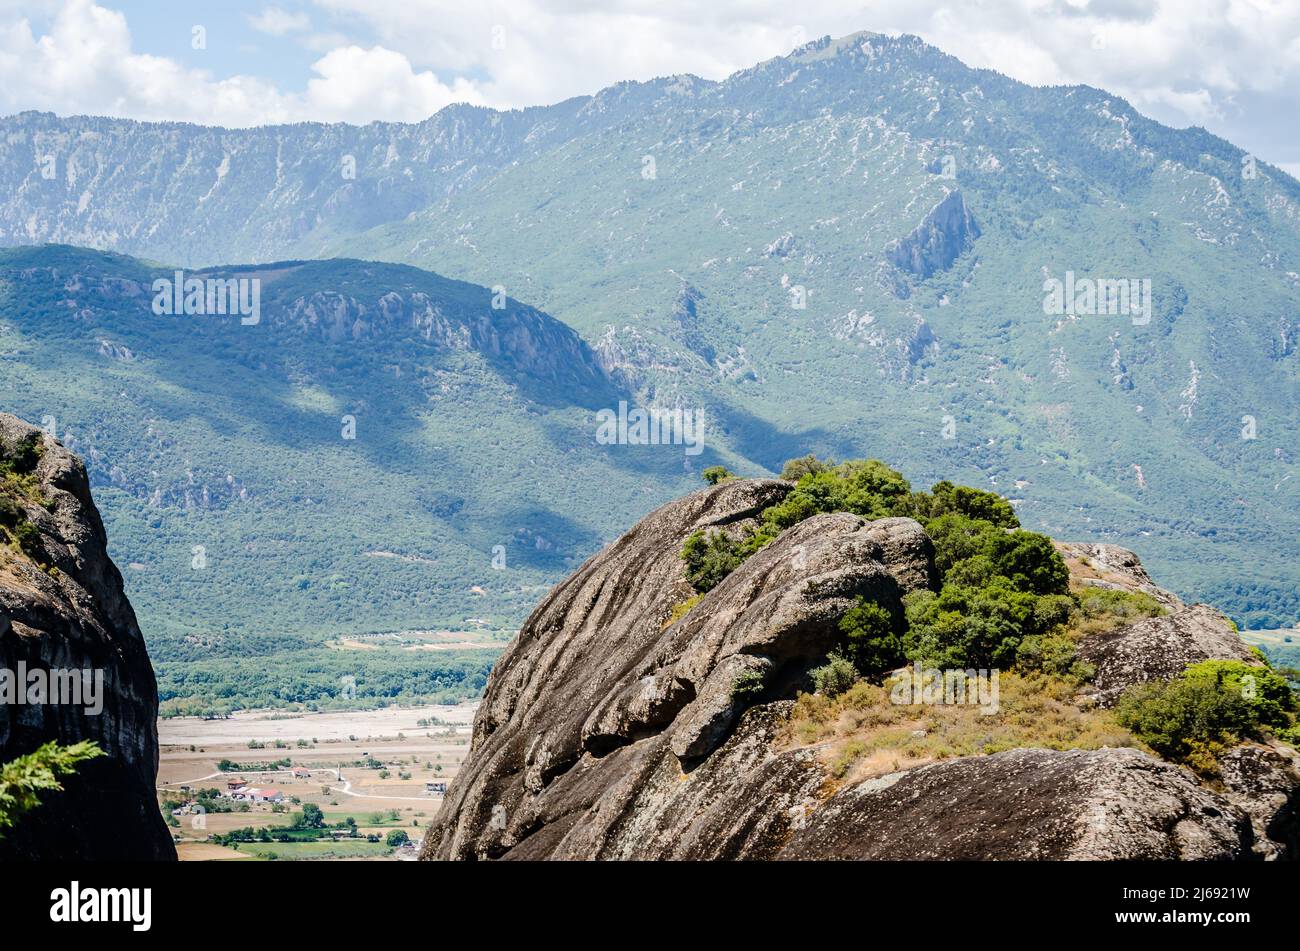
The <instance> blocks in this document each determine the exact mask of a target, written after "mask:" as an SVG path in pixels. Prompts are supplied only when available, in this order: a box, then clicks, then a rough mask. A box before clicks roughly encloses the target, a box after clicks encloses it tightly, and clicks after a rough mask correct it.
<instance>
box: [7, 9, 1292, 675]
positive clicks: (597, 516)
mask: <svg viewBox="0 0 1300 951" xmlns="http://www.w3.org/2000/svg"><path fill="white" fill-rule="evenodd" d="M0 123H2V124H3V127H4V133H5V134H4V136H3V137H0V188H3V190H4V192H5V194H6V195H7V196H9V200H8V201H7V202H6V203H5V204H4V206H3V208H0V243H3V244H7V245H31V246H32V247H31V248H29V249H25V250H11V251H9V252H6V253H5V255H4V256H3V258H0V272H3V273H2V274H0V277H2V279H3V281H4V284H3V295H4V297H3V301H4V303H3V310H2V311H0V324H3V325H4V326H3V330H0V366H3V367H4V371H5V372H4V377H3V379H0V398H2V399H3V401H4V405H5V407H6V409H9V410H11V411H14V412H17V413H19V414H22V415H26V416H28V417H29V418H38V419H39V418H41V417H42V416H46V415H49V416H53V417H56V419H57V420H58V421H59V425H60V429H59V435H60V437H66V436H67V434H68V432H69V431H70V432H71V435H72V437H73V442H72V444H71V445H72V447H73V448H76V449H77V450H78V451H80V452H83V453H85V454H86V455H87V457H88V458H87V462H88V465H89V467H90V474H91V479H92V484H94V485H95V490H96V495H97V498H98V499H99V500H100V504H101V507H102V508H103V509H104V510H105V518H106V521H107V522H108V523H109V525H110V531H109V537H110V538H111V539H113V540H114V544H116V545H118V546H119V550H118V551H117V552H115V553H114V554H115V557H116V558H117V559H118V560H119V561H122V562H124V563H127V564H131V563H137V564H141V565H144V566H145V567H144V568H142V569H128V570H127V571H126V575H127V587H128V591H129V593H130V595H131V597H132V600H133V601H134V603H135V604H136V606H137V609H138V610H139V611H140V613H141V617H142V621H144V622H145V623H144V626H145V628H146V630H150V629H151V628H153V629H161V630H164V631H165V632H167V633H166V636H168V637H175V638H178V639H183V638H185V637H190V636H193V635H194V634H195V633H196V631H198V630H203V631H208V632H210V631H212V630H218V631H220V630H222V625H229V630H230V631H231V632H237V633H239V634H240V635H241V636H242V635H248V636H255V635H260V634H265V633H268V632H271V631H272V630H274V632H276V633H277V634H282V635H283V634H288V633H295V634H313V635H314V634H319V633H320V632H321V628H323V627H328V628H331V633H333V632H336V631H337V630H341V629H353V630H382V629H395V628H399V627H403V626H408V625H422V626H427V625H430V624H446V625H459V626H462V627H463V626H466V625H467V624H470V623H480V622H481V623H483V624H484V625H485V626H487V627H496V626H500V627H509V626H512V625H514V624H517V623H518V622H519V621H520V620H521V619H522V617H523V614H524V612H525V609H526V606H527V605H528V604H530V603H531V602H532V601H533V600H535V597H536V594H537V591H538V590H539V589H540V588H542V587H545V586H546V585H548V584H550V583H553V582H554V581H555V580H557V579H558V578H559V577H560V575H561V574H562V573H563V572H564V570H565V569H566V568H568V567H570V566H572V565H574V564H576V563H577V562H579V561H581V560H582V559H583V558H585V557H586V556H587V555H590V554H591V553H593V552H594V551H595V550H597V549H598V548H599V547H600V545H601V543H602V542H603V541H604V540H606V539H609V538H611V537H613V533H614V532H615V531H616V529H617V527H618V526H620V525H625V524H629V523H630V522H631V521H634V520H635V518H636V517H637V516H639V515H641V514H644V513H645V512H647V511H649V510H650V509H651V508H653V507H654V506H655V505H656V504H659V503H661V502H663V501H665V500H667V499H668V498H671V497H673V496H675V495H677V494H680V493H681V491H683V490H684V489H685V488H687V487H689V486H690V484H691V483H692V482H695V481H697V480H698V474H697V473H698V470H699V468H701V467H703V466H705V465H708V464H711V463H713V462H719V461H721V462H724V463H725V464H727V465H728V466H730V467H732V468H734V469H737V470H738V471H743V472H745V473H746V474H750V475H761V474H764V473H770V472H774V471H778V470H779V467H780V465H781V463H782V461H783V460H785V459H787V458H790V457H792V456H797V455H802V454H803V453H805V452H808V451H812V452H816V453H817V454H819V455H822V456H832V457H835V458H851V457H864V456H880V457H886V458H889V459H891V460H893V461H894V462H896V463H897V464H898V465H899V467H900V468H901V469H903V470H904V471H906V472H908V473H909V474H911V475H912V476H913V477H914V480H915V481H916V482H918V483H920V484H926V483H927V480H929V479H937V478H940V477H952V478H953V479H955V480H957V481H961V482H966V483H970V484H981V485H984V486H985V487H987V488H990V489H993V490H995V491H998V492H1000V493H1003V494H1004V495H1006V496H1007V497H1009V498H1011V499H1012V500H1013V501H1014V503H1015V505H1016V507H1017V510H1018V512H1019V515H1020V518H1021V521H1022V523H1023V524H1024V525H1025V526H1026V527H1030V528H1034V529H1039V530H1042V531H1046V532H1049V533H1050V534H1052V535H1055V536H1057V537H1070V538H1076V539H1092V540H1096V541H1106V542H1113V543H1118V544H1122V545H1124V546H1125V547H1127V548H1131V549H1133V550H1135V551H1137V552H1138V553H1139V554H1140V555H1141V556H1142V558H1143V560H1144V562H1145V563H1147V564H1148V565H1150V566H1151V568H1152V570H1153V571H1155V572H1158V574H1159V576H1160V577H1161V578H1162V579H1165V580H1166V581H1167V582H1168V583H1169V584H1170V586H1171V587H1172V588H1173V589H1174V590H1176V591H1177V592H1178V593H1179V594H1181V595H1183V596H1186V597H1189V598H1195V599H1204V600H1208V601H1212V602H1213V603H1215V604H1217V605H1219V606H1221V607H1223V608H1224V609H1225V610H1226V611H1228V612H1229V613H1230V614H1231V615H1232V616H1233V617H1234V618H1235V619H1236V620H1237V621H1238V622H1239V623H1240V624H1242V625H1243V626H1253V627H1278V626H1285V625H1290V624H1293V623H1295V622H1296V621H1297V620H1300V595H1298V594H1297V590H1300V585H1298V584H1297V583H1298V582H1300V567H1297V566H1300V541H1297V539H1300V505H1297V502H1300V488H1297V480H1296V479H1294V478H1293V474H1294V458H1293V454H1294V452H1295V447H1296V446H1297V445H1298V443H1297V436H1298V435H1300V410H1298V409H1297V405H1298V401H1297V396H1300V391H1298V387H1297V382H1298V370H1300V366H1298V361H1300V356H1297V354H1296V338H1297V334H1298V333H1300V306H1297V304H1298V302H1300V183H1297V182H1296V181H1295V180H1294V179H1293V178H1291V177H1290V176H1288V175H1286V174H1285V173H1284V172H1282V171H1280V170H1278V169H1277V168H1275V167H1273V166H1271V165H1268V164H1267V163H1266V162H1264V161H1262V160H1259V159H1257V158H1256V157H1254V156H1250V155H1247V154H1245V153H1244V152H1243V151H1242V150H1241V149H1239V148H1237V147H1235V146H1233V145H1232V144H1230V143H1228V142H1226V141H1224V140H1222V139H1219V138H1217V137H1215V136H1213V135H1211V134H1209V133H1207V132H1205V131H1204V130H1201V129H1196V128H1192V129H1186V130H1174V129H1170V128H1167V127H1165V126H1162V125H1160V124H1159V123H1156V122H1154V121H1152V120H1149V119H1147V118H1145V117H1143V116H1142V115H1140V114H1139V113H1137V112H1136V111H1135V110H1134V109H1133V108H1132V107H1131V106H1130V105H1129V104H1128V103H1126V102H1124V101H1123V100H1122V99H1120V98H1118V97H1116V96H1113V95H1110V94H1108V93H1106V92H1104V91H1102V90H1098V89H1093V88H1088V87H1042V88H1039V87H1031V86H1026V85H1024V84H1021V83H1018V82H1015V81H1013V80H1011V79H1008V78H1006V77H1004V76H1001V75H999V74H997V73H994V72H990V71H987V70H974V69H970V68H968V67H966V66H964V65H963V64H962V63H960V62H959V61H958V60H956V59H954V58H953V57H950V56H947V55H945V54H944V53H942V52H941V51H939V50H937V49H935V48H933V47H930V46H928V45H926V44H925V43H923V42H922V41H920V40H919V39H917V38H915V37H910V36H902V37H897V38H890V37H886V36H881V35H876V34H870V33H863V34H855V35H853V36H849V37H844V38H841V39H838V40H832V39H830V38H825V39H822V40H818V41H815V42H813V43H810V44H808V45H807V46H805V47H802V48H800V49H798V50H796V51H794V52H793V53H792V54H791V55H789V56H786V57H779V58H776V59H773V60H770V61H768V62H765V63H761V64H758V65H757V66H755V67H753V68H751V69H748V70H744V71H742V72H740V73H737V74H735V75H733V76H731V77H729V78H727V79H726V80H724V81H721V82H710V81H706V80H702V79H699V78H697V77H692V76H676V77H668V78H664V79H658V80H654V81H652V82H645V83H621V84H618V85H616V86H613V87H610V88H608V89H605V90H602V91H601V92H599V93H597V94H595V95H593V96H589V97H579V98H576V99H572V100H567V101H565V102H562V103H559V104H556V105H553V106H548V107H538V108H530V109H525V110H516V111H509V112H496V111H492V110H488V109H483V108H478V107H470V106H452V107H449V108H447V109H444V110H442V111H440V112H439V113H437V114H436V115H434V116H432V117H430V118H429V119H427V120H425V121H423V122H419V123H413V124H400V123H373V124H370V125H367V126H364V127H355V126H348V125H341V124H340V125H321V124H298V125H290V126H277V127H264V128H255V129H241V130H228V129H220V128H213V127H199V126H192V125H185V124H179V123H139V122H132V121H126V120H117V119H107V118H85V117H72V118H60V117H56V116H53V115H49V114H40V113H23V114H21V115H17V116H11V117H8V118H5V119H3V120H0ZM51 242H54V243H59V244H64V245H79V246H82V247H84V248H93V249H98V251H99V252H115V253H113V254H105V253H98V252H94V253H92V252H90V251H81V250H74V249H72V248H68V247H59V246H47V245H49V243H51ZM121 255H131V256H133V257H131V258H127V257H122V256H121ZM286 261H287V262H288V263H278V264H267V263H265V262H286ZM152 262H162V264H160V265H155V264H153V263H152ZM380 262H383V263H380ZM205 267H212V268H216V269H217V270H215V271H213V272H211V273H213V274H221V275H226V276H231V275H235V276H237V275H241V274H242V275H246V276H249V277H251V276H258V278H259V280H261V281H262V282H263V290H262V293H263V300H262V306H263V311H264V313H265V314H266V317H265V318H264V320H263V321H262V323H261V324H259V325H256V326H243V325H240V324H239V323H238V321H236V320H216V321H210V320H197V321H196V320H191V319H188V318H187V319H177V318H175V317H159V316H158V315H156V314H154V313H153V312H152V310H151V308H150V306H149V305H150V296H151V295H150V292H149V288H150V285H151V282H152V281H153V280H156V279H160V278H165V277H166V276H167V275H169V274H171V273H172V272H173V271H174V269H175V268H191V269H193V268H205ZM417 269H418V270H417ZM430 272H433V273H430ZM439 275H441V276H439ZM69 282H72V284H73V285H74V286H73V287H71V288H69V287H68V286H67V285H68V284H69ZM120 282H129V284H130V285H131V288H132V289H131V290H130V291H125V290H122V288H123V287H125V286H126V285H124V284H122V283H120ZM462 282H468V283H462ZM1124 291H1127V292H1128V295H1126V296H1121V292H1124ZM390 295H393V296H392V297H390ZM498 298H503V299H506V300H508V301H509V303H508V306H507V307H506V309H505V310H501V311H498V310H494V309H493V308H492V302H493V300H494V299H498ZM1108 304H1109V305H1110V306H1108ZM83 311H89V313H88V314H84V313H83ZM430 315H435V316H430ZM476 328H477V329H476ZM123 394H126V395H125V396H124V395H123ZM621 401H627V402H628V403H629V405H631V406H633V407H642V408H646V409H653V408H662V409H673V408H678V409H680V408H687V409H698V410H700V411H702V412H703V413H704V415H705V419H706V420H707V421H708V424H707V437H706V446H707V448H706V451H705V453H704V454H703V455H702V456H700V457H690V456H686V455H685V454H684V453H683V452H682V450H681V448H680V447H679V446H669V447H665V446H639V447H632V446H602V445H599V444H597V443H596V442H595V440H594V439H593V435H592V434H593V433H594V432H595V424H594V422H593V420H594V413H596V412H598V411H599V410H600V409H602V408H614V407H616V406H617V405H618V403H619V402H621ZM344 416H351V417H354V419H355V424H356V437H357V438H356V439H355V440H345V439H341V438H340V435H339V433H340V427H341V426H342V425H343V424H342V423H341V422H340V420H341V419H342V417H344ZM66 441H67V440H66V438H65V442H66ZM115 470H116V472H115ZM595 480H599V481H598V482H596V481H595ZM593 483H594V484H598V485H600V487H601V489H602V492H601V497H602V501H603V503H604V504H602V506H601V507H600V510H598V511H597V510H593V509H592V508H591V506H590V505H589V504H584V503H581V502H579V501H578V500H579V499H580V498H585V497H588V496H589V493H585V492H578V491H577V490H576V489H577V487H580V486H590V485H591V484H593ZM498 544H504V545H506V546H507V547H506V564H507V565H508V566H509V569H508V570H507V571H506V572H494V571H493V570H492V568H491V559H492V557H493V546H494V545H498ZM195 545H205V547H206V548H207V550H208V551H209V552H210V553H220V557H217V555H216V554H213V555H212V556H211V557H210V558H209V563H210V564H211V565H212V571H210V572H209V573H207V574H205V573H204V572H202V571H196V570H193V569H191V568H190V567H189V564H190V562H191V559H192V557H193V555H192V549H193V547H194V546H195ZM375 552H380V554H374V553H375ZM429 562H432V563H434V564H430V563H429ZM164 564H165V565H166V567H163V565H164ZM219 564H224V565H227V566H229V567H230V570H231V573H230V574H228V575H226V576H224V577H220V578H219V577H218V575H217V573H216V571H217V566H218V565H219ZM182 569H183V570H182ZM516 570H517V573H516ZM494 579H497V580H496V584H495V585H494V583H493V582H494ZM254 582H255V583H254ZM475 589H478V590H477V591H476V590H475ZM479 592H482V593H479ZM232 596H234V601H233V602H232V600H231V599H232ZM232 603H233V604H234V605H235V606H234V607H232ZM469 618H473V619H476V620H475V621H474V622H470V621H468V620H467V619H469ZM231 636H234V634H233V633H232V635H231ZM155 653H156V655H157V657H158V658H159V659H160V661H165V659H166V656H167V651H166V649H161V650H157V651H156V652H155ZM160 669H164V670H165V667H160ZM161 686H162V687H163V688H165V686H166V677H165V675H164V676H163V677H162V683H161Z"/></svg>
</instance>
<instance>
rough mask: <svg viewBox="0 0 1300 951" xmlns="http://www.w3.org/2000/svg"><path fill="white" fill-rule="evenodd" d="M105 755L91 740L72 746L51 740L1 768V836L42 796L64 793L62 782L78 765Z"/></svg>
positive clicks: (39, 802) (32, 807) (36, 803)
mask: <svg viewBox="0 0 1300 951" xmlns="http://www.w3.org/2000/svg"><path fill="white" fill-rule="evenodd" d="M104 755H105V754H104V751H103V750H102V749H100V748H99V746H98V745H97V744H95V743H94V742H92V741H90V740H82V741H80V742H78V743H73V744H71V745H70V746H60V745H59V744H58V743H55V742H54V741H53V740H51V741H50V742H49V743H46V744H44V745H43V746H41V747H39V748H37V749H36V750H34V751H33V752H31V753H28V754H26V755H24V756H19V757H17V758H16V759H12V760H10V761H9V762H7V763H5V764H3V765H0V836H3V835H4V830H5V829H8V828H12V827H13V826H14V825H15V824H16V823H17V822H18V820H19V819H20V818H21V817H22V816H23V815H25V814H26V813H28V812H30V811H31V810H33V809H35V808H36V807H37V806H39V805H40V804H41V801H40V794H41V793H43V792H58V791H60V790H61V789H63V784H62V783H60V782H59V780H60V778H62V777H65V776H68V775H70V774H72V773H73V772H74V771H75V770H76V768H77V764H78V763H84V762H85V761H86V760H91V759H95V758H96V757H99V756H104Z"/></svg>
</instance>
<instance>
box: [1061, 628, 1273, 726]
mask: <svg viewBox="0 0 1300 951" xmlns="http://www.w3.org/2000/svg"><path fill="white" fill-rule="evenodd" d="M1078 654H1079V657H1080V659H1082V660H1084V661H1087V662H1088V663H1090V664H1092V665H1093V666H1094V667H1095V668H1096V671H1097V673H1096V676H1095V677H1094V678H1093V681H1092V684H1091V687H1090V690H1089V696H1090V697H1091V698H1092V699H1093V700H1094V701H1095V702H1097V703H1098V704H1100V705H1102V706H1110V705H1112V704H1114V703H1115V702H1116V701H1117V700H1118V699H1119V697H1120V695H1121V694H1123V692H1124V691H1125V690H1127V689H1128V688H1129V687H1131V686H1133V685H1134V684H1140V683H1145V682H1147V681H1149V680H1169V679H1170V678H1173V677H1176V676H1178V675H1179V674H1181V673H1182V672H1183V671H1184V670H1186V669H1187V666H1188V665H1189V664H1196V663H1199V662H1201V661H1203V660H1239V661H1242V662H1244V663H1247V664H1252V665H1258V666H1263V662H1262V661H1261V660H1260V659H1259V657H1258V656H1257V655H1256V654H1255V652H1254V651H1252V650H1251V649H1250V647H1249V646H1248V645H1247V644H1246V643H1245V642H1244V641H1242V639H1241V638H1240V637H1239V636H1238V634H1237V631H1236V629H1235V628H1234V627H1233V626H1232V622H1231V621H1230V620H1228V618H1227V617H1225V616H1224V615H1223V614H1222V613H1221V612H1220V611H1217V610H1215V609H1214V608H1212V607H1210V606H1209V605H1208V604H1193V605H1184V606H1181V607H1178V608H1177V609H1175V610H1174V611H1173V613H1171V614H1164V615H1161V616H1160V617H1152V618H1146V619H1144V620H1141V621H1138V622H1136V623H1134V624H1129V625H1126V626H1125V627H1121V628H1118V629H1116V630H1113V631H1107V632H1106V633H1103V634H1092V635H1089V636H1088V637H1085V638H1084V639H1083V640H1081V641H1080V642H1079V645H1078Z"/></svg>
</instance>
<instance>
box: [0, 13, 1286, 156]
mask: <svg viewBox="0 0 1300 951" xmlns="http://www.w3.org/2000/svg"><path fill="white" fill-rule="evenodd" d="M55 2H56V0H23V2H22V3H21V4H19V3H14V2H11V0H0V107H4V108H7V109H9V110H15V109H24V108H45V109H52V110H55V111H57V112H62V113H70V112H88V113H106V114H110V115H124V116H132V117H135V118H144V119H159V118H169V119H189V120H192V121H197V122H207V123H221V124H225V125H250V124H256V123H261V122H277V121H289V120H297V119H344V120H347V121H352V122H364V121H368V120H372V119H399V118H400V119H411V118H423V117H424V116H425V115H427V114H428V113H430V112H432V111H434V110H436V109H438V108H440V107H441V106H443V105H445V104H447V103H448V102H451V101H454V100H458V99H464V100H467V101H471V102H479V103H483V104H486V105H492V106H496V107H499V108H509V107H517V106H525V105H538V104H546V103H552V102H557V101H559V100H561V99H564V98H567V97H570V96H575V95H583V94H588V93H592V92H595V91H597V90H599V89H601V88H603V87H604V86H608V85H610V84H612V83H615V82H618V81H621V80H625V79H641V80H644V79H650V78H653V77H656V76H665V75H672V74H676V73H683V72H690V73H695V74H697V75H700V76H703V77H705V78H708V79H721V78H724V77H725V76H727V75H729V74H730V73H732V72H735V71H736V70H740V69H744V68H747V67H749V66H751V65H753V64H754V63H756V62H758V61H761V60H763V59H767V58H769V57H772V56H777V55H783V54H785V53H788V52H789V51H790V50H791V48H793V47H794V46H795V45H796V44H797V43H798V42H800V39H801V38H802V39H803V40H808V39H814V38H816V37H819V36H822V35H825V34H830V35H832V36H840V35H843V34H846V33H852V32H855V31H857V30H863V29H867V30H874V31H877V32H884V33H900V32H907V33H915V34H917V35H919V36H921V37H922V38H924V39H925V40H927V41H928V42H930V43H932V44H933V45H935V46H937V47H939V48H940V49H942V50H944V51H945V52H947V53H950V54H952V55H953V56H956V57H957V58H958V59H961V60H962V61H964V62H965V63H967V64H968V65H971V66H976V67H986V68H992V69H996V70H998V71H1000V72H1002V73H1005V74H1007V75H1010V76H1012V77H1013V78H1016V79H1020V80H1022V81H1025V82H1029V83H1035V84H1063V83H1085V84H1088V85H1091V86H1096V87H1099V88H1103V89H1107V90H1110V91H1112V92H1114V93H1116V94H1118V95H1121V96H1123V97H1125V98H1126V99H1128V100H1130V101H1131V102H1132V103H1133V104H1134V105H1135V106H1137V107H1138V108H1139V109H1141V110H1142V111H1144V112H1147V113H1148V114H1150V115H1152V116H1154V117H1155V118H1157V119H1160V120H1161V121H1164V122H1167V123H1170V124H1173V125H1187V124H1193V123H1194V124H1201V125H1206V126H1207V127H1209V128H1211V129H1212V130H1216V131H1220V132H1221V134H1224V135H1227V136H1228V137H1229V138H1233V139H1234V141H1238V142H1239V144H1241V145H1243V146H1244V147H1246V148H1253V149H1257V150H1258V151H1260V152H1261V154H1262V153H1264V152H1265V151H1268V152H1269V154H1268V155H1266V156H1265V157H1268V158H1273V159H1275V160H1281V161H1291V162H1296V161H1300V131H1295V130H1294V126H1295V124H1294V123H1293V122H1291V120H1290V119H1288V118H1286V117H1284V116H1282V115H1279V114H1278V107H1277V104H1278V103H1285V104H1288V105H1291V106H1292V107H1294V95H1295V94H1294V90H1296V89H1300V3H1295V2H1292V0H1001V2H998V3H953V2H949V0H873V2H872V3H871V4H870V5H869V6H868V7H866V8H864V9H863V8H855V5H852V4H845V3H843V2H842V0H800V2H799V3H798V4H790V3H789V2H788V0H712V2H710V3H708V4H700V3H699V2H698V0H655V2H653V3H650V2H647V0H602V2H601V3H600V4H593V3H591V2H590V0H511V2H510V3H509V4H504V3H496V4H490V3H483V2H482V0H315V5H316V9H315V10H314V11H312V14H311V16H308V14H307V13H304V12H301V11H297V12H286V9H285V8H286V7H289V6H290V5H289V4H288V3H285V5H284V7H280V6H267V7H264V8H262V9H261V10H260V12H259V13H257V14H256V15H255V16H253V17H251V18H250V19H249V22H250V23H251V24H252V25H253V26H254V28H256V29H258V30H260V31H261V32H263V33H267V34H271V35H273V36H277V37H279V39H278V40H274V41H268V42H283V43H293V44H298V45H300V46H301V47H303V48H306V49H308V50H311V51H313V52H315V53H317V54H319V56H318V58H317V59H316V60H315V62H314V63H313V64H312V66H311V69H312V74H311V75H309V76H305V77H302V80H303V81H305V88H304V89H303V91H302V92H291V91H287V89H286V88H282V87H280V86H277V85H275V84H272V83H268V82H266V81H264V80H260V79H257V78H253V77H248V76H225V77H217V76H213V75H210V74H208V73H206V72H203V71H200V70H194V69H190V68H188V67H185V66H182V65H181V64H179V63H177V62H175V61H173V60H169V59H165V58H161V57H156V56H149V55H147V54H144V53H139V52H134V51H133V50H132V48H131V37H130V33H129V31H128V29H127V24H126V21H125V19H123V18H122V17H121V15H119V14H117V13H114V12H111V11H110V10H107V9H105V8H103V7H99V6H95V5H94V4H93V3H92V0H64V2H63V3H62V4H61V7H60V12H59V14H58V16H57V18H56V19H55V20H54V23H53V25H52V26H51V27H50V29H49V32H48V34H47V35H45V36H40V37H33V35H32V32H31V29H30V27H29V26H28V21H27V20H23V19H20V17H22V16H23V14H22V13H21V12H19V11H20V10H21V9H22V8H24V7H26V8H27V9H29V10H31V9H38V8H39V9H42V10H48V9H51V8H52V5H53V4H55ZM103 2H106V3H107V2H112V0H103ZM281 2H284V0H281ZM42 4H43V5H44V7H41V5H42ZM291 9H292V8H291ZM231 16H235V14H231ZM6 21H8V25H5V24H6ZM265 55H268V56H274V55H275V53H274V52H268V53H267V54H265ZM1252 110H1257V112H1256V111H1252ZM1293 111H1294V110H1293ZM1284 123H1289V124H1290V126H1291V127H1292V130H1291V131H1287V130H1285V129H1284V130H1283V131H1278V127H1281V126H1283V124H1284ZM1266 125H1268V126H1270V128H1269V129H1268V130H1267V134H1265V131H1264V127H1265V126H1266ZM1252 128H1254V129H1257V130H1261V132H1260V135H1259V136H1257V137H1252V135H1251V134H1250V132H1251V130H1252ZM1252 138H1256V139H1257V142H1258V144H1256V143H1255V142H1252V141H1250V140H1251V139H1252ZM1279 143H1281V145H1280V146H1279ZM1259 145H1268V146H1269V148H1268V149H1260V148H1259Z"/></svg>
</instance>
